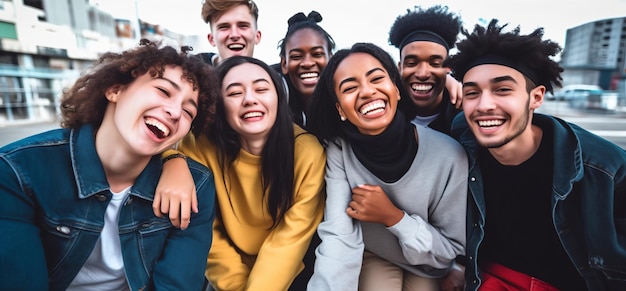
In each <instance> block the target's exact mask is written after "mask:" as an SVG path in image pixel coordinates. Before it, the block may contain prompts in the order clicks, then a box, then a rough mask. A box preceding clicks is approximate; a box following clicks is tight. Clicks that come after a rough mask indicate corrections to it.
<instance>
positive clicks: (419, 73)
mask: <svg viewBox="0 0 626 291" xmlns="http://www.w3.org/2000/svg"><path fill="white" fill-rule="evenodd" d="M429 73H430V72H429V70H428V65H426V64H424V63H419V64H418V65H417V66H416V67H415V77H416V78H417V79H419V80H426V79H428V77H429V75H430V74H429Z"/></svg>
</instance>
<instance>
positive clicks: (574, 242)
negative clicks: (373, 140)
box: [452, 113, 626, 290]
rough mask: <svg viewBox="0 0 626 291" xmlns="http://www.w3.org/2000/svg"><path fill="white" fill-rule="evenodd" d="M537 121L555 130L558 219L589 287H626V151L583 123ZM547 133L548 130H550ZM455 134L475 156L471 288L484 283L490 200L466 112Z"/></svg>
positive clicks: (566, 244)
mask: <svg viewBox="0 0 626 291" xmlns="http://www.w3.org/2000/svg"><path fill="white" fill-rule="evenodd" d="M533 124H534V125H537V126H539V127H540V128H552V132H553V133H554V136H545V135H544V136H543V138H552V139H553V140H554V154H553V156H554V171H553V186H552V189H553V191H552V199H551V201H552V202H551V203H552V219H553V221H552V223H553V224H554V227H555V230H556V231H557V233H558V236H559V238H560V240H561V244H562V245H563V248H564V249H565V251H566V252H567V254H568V256H569V258H570V260H571V261H572V263H573V264H574V266H575V267H576V269H577V270H578V272H579V273H580V274H581V275H582V277H583V278H584V279H585V281H586V283H587V288H588V289H589V290H626V152H625V151H624V150H623V149H621V148H620V147H618V146H617V145H615V144H612V143H610V142H608V141H606V140H604V139H602V138H600V137H598V136H596V135H594V134H592V133H590V132H588V131H586V130H584V129H582V128H580V127H579V126H577V125H574V124H570V123H567V122H565V121H563V120H561V119H558V118H556V117H551V116H546V115H542V114H537V113H536V114H534V117H533ZM544 132H546V131H544ZM452 134H453V135H454V136H455V137H456V138H457V139H458V140H459V141H460V142H461V144H463V146H464V147H465V149H466V150H467V152H468V158H469V166H470V173H469V190H470V191H469V193H471V194H470V195H471V197H469V199H468V200H467V201H468V209H467V247H466V254H467V259H468V264H467V266H466V269H465V277H466V290H477V289H478V286H479V285H480V283H481V277H480V269H479V267H478V264H479V263H480V262H478V260H479V258H477V255H478V249H479V247H480V244H481V242H482V240H483V238H484V233H485V229H484V227H485V199H484V197H483V183H482V178H481V173H480V169H479V165H477V161H476V157H477V147H478V144H477V142H476V139H475V138H474V135H473V134H472V132H471V130H470V129H469V128H468V126H467V123H466V121H465V117H464V116H463V114H459V115H458V116H457V117H456V119H455V120H454V122H453V125H452Z"/></svg>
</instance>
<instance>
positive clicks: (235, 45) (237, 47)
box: [228, 43, 243, 50]
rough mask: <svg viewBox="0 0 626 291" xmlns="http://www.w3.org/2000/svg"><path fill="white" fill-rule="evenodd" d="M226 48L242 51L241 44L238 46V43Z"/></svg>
mask: <svg viewBox="0 0 626 291" xmlns="http://www.w3.org/2000/svg"><path fill="white" fill-rule="evenodd" d="M228 48H229V49H235V50H240V49H243V44H238V43H236V44H231V45H229V46H228Z"/></svg>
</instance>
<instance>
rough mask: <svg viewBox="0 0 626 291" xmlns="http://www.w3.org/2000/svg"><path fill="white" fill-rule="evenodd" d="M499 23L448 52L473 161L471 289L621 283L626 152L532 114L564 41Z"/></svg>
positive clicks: (625, 286) (556, 69)
mask: <svg viewBox="0 0 626 291" xmlns="http://www.w3.org/2000/svg"><path fill="white" fill-rule="evenodd" d="M505 28H506V25H498V21H497V20H495V19H494V20H492V21H491V22H490V23H489V24H488V26H486V27H482V26H480V25H476V26H475V28H474V31H473V32H472V33H469V32H468V31H463V34H464V35H465V37H466V38H465V39H464V40H463V41H461V42H459V43H458V44H457V47H458V53H457V54H455V55H454V56H452V57H451V58H450V59H449V65H450V68H451V69H452V71H453V73H454V76H455V77H456V78H457V79H458V80H459V81H462V82H463V112H464V116H462V115H459V116H458V117H457V118H455V120H454V122H453V125H452V133H453V136H455V137H456V138H457V139H458V140H459V141H460V142H461V143H462V144H463V146H464V147H465V149H466V150H467V152H468V157H469V159H470V160H469V162H470V175H469V190H470V193H471V194H470V197H468V210H467V215H468V221H467V229H468V237H467V246H466V255H467V259H468V264H467V266H466V270H465V273H466V279H467V285H468V286H467V288H466V289H467V290H477V289H480V290H626V275H625V274H626V152H625V151H624V150H623V149H622V148H620V147H618V146H617V145H615V144H613V143H611V142H609V141H607V140H605V139H603V138H601V137H598V136H596V135H594V134H592V133H590V132H588V131H586V130H584V129H582V128H580V127H579V126H576V125H574V124H571V123H568V122H566V121H563V120H561V119H559V118H556V117H553V116H548V115H543V114H539V113H535V110H536V109H537V108H539V107H540V106H541V104H542V102H543V100H544V95H545V94H546V92H551V91H552V87H553V85H556V86H560V85H561V82H560V80H561V72H562V71H563V69H562V68H561V67H560V66H559V64H558V63H556V62H555V61H554V60H552V57H554V56H555V55H556V54H557V53H558V52H560V50H561V48H560V47H559V45H558V44H557V43H555V42H552V41H550V40H543V39H542V38H543V29H542V28H539V29H536V30H534V31H533V32H532V33H530V34H528V35H522V34H520V28H519V27H517V28H514V29H512V30H510V31H505Z"/></svg>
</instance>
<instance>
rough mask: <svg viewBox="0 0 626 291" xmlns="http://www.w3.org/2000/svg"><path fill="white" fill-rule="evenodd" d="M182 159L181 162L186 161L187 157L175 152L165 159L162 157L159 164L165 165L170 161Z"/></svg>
mask: <svg viewBox="0 0 626 291" xmlns="http://www.w3.org/2000/svg"><path fill="white" fill-rule="evenodd" d="M179 158H180V159H183V160H187V156H185V155H184V154H183V153H180V152H177V153H174V154H171V155H167V156H165V157H163V158H162V159H161V164H165V162H167V161H169V160H171V159H179Z"/></svg>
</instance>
